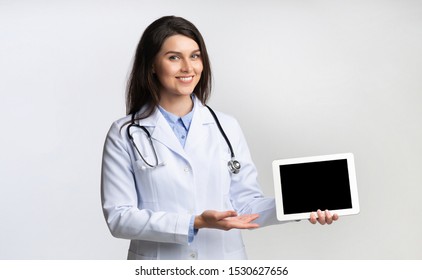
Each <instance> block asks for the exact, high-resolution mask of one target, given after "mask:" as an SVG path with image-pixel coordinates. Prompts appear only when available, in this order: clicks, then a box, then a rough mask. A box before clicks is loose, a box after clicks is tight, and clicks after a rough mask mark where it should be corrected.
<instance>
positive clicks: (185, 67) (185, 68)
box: [181, 59, 192, 73]
mask: <svg viewBox="0 0 422 280" xmlns="http://www.w3.org/2000/svg"><path fill="white" fill-rule="evenodd" d="M181 71H182V72H184V73H189V72H191V71H192V62H191V61H189V59H184V60H183V62H182V68H181Z"/></svg>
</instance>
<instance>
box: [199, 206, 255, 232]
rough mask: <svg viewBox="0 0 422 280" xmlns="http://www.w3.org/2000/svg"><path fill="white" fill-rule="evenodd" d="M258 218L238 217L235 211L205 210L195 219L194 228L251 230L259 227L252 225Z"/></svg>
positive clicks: (253, 216)
mask: <svg viewBox="0 0 422 280" xmlns="http://www.w3.org/2000/svg"><path fill="white" fill-rule="evenodd" d="M258 217H259V215H258V214H247V215H240V216H238V215H237V213H236V211H224V212H220V211H215V210H206V211H204V212H203V213H202V214H201V215H199V216H196V217H195V222H194V228H196V229H200V228H215V229H221V230H231V229H234V228H237V229H253V228H258V227H259V225H258V224H255V223H252V222H253V221H254V220H256V219H257V218H258Z"/></svg>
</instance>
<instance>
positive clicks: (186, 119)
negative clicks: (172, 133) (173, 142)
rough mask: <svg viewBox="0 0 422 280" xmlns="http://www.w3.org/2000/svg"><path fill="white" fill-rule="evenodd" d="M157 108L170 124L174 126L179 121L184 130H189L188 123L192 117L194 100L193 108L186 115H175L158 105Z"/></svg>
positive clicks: (189, 123)
mask: <svg viewBox="0 0 422 280" xmlns="http://www.w3.org/2000/svg"><path fill="white" fill-rule="evenodd" d="M158 109H159V110H160V112H161V113H162V114H163V116H164V118H165V119H166V120H167V122H168V123H169V124H170V125H171V126H174V125H176V124H177V123H178V122H181V123H182V124H183V126H184V127H185V129H186V130H189V128H190V125H191V123H192V118H193V113H194V111H195V102H193V108H192V110H191V111H190V112H189V113H187V114H186V115H184V116H183V117H179V116H176V115H174V114H172V113H170V112H167V111H166V110H165V109H164V108H163V107H161V106H158Z"/></svg>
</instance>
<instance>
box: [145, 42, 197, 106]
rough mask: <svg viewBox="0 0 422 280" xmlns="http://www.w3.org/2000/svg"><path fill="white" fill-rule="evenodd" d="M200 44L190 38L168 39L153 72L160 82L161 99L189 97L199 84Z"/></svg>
mask: <svg viewBox="0 0 422 280" xmlns="http://www.w3.org/2000/svg"><path fill="white" fill-rule="evenodd" d="M202 69H203V66H202V59H201V53H200V50H199V46H198V44H197V43H196V42H195V41H194V40H192V39H191V38H189V37H186V36H183V35H173V36H170V37H168V38H167V39H166V40H165V41H164V43H163V45H162V47H161V49H160V51H159V52H158V54H157V56H156V57H155V61H154V65H153V71H154V73H155V75H156V76H157V78H158V80H159V81H160V97H161V98H166V97H170V98H172V97H173V98H174V97H187V96H190V94H191V93H192V92H193V90H194V88H195V86H196V85H197V84H198V82H199V79H200V78H201V73H202Z"/></svg>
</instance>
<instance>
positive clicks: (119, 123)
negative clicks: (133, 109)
mask: <svg viewBox="0 0 422 280" xmlns="http://www.w3.org/2000/svg"><path fill="white" fill-rule="evenodd" d="M130 121H131V115H127V116H124V117H122V118H120V119H117V120H115V121H114V122H113V123H112V124H111V126H110V129H109V131H108V133H107V138H108V139H110V138H111V139H116V138H125V135H126V129H127V127H128V125H129V124H130Z"/></svg>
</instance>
